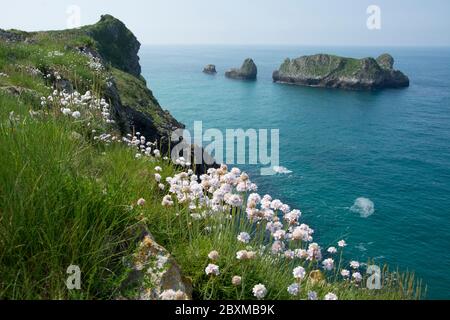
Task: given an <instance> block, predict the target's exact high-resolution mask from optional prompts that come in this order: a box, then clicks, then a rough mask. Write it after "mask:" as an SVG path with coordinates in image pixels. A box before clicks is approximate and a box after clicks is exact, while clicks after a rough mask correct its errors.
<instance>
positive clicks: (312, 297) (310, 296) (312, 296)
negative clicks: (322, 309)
mask: <svg viewBox="0 0 450 320" xmlns="http://www.w3.org/2000/svg"><path fill="white" fill-rule="evenodd" d="M308 300H317V292H315V291H309V292H308Z"/></svg>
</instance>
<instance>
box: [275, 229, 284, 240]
mask: <svg viewBox="0 0 450 320" xmlns="http://www.w3.org/2000/svg"><path fill="white" fill-rule="evenodd" d="M285 236H286V231H284V230H277V231H275V232H274V233H273V238H274V239H275V240H283V239H284V237H285Z"/></svg>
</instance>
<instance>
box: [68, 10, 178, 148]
mask: <svg viewBox="0 0 450 320" xmlns="http://www.w3.org/2000/svg"><path fill="white" fill-rule="evenodd" d="M62 32H64V31H62ZM66 32H72V30H67V31H66ZM79 32H81V33H83V34H86V35H88V36H89V37H91V38H92V39H93V44H89V45H86V46H84V47H78V48H76V49H77V50H79V51H81V52H83V53H85V54H90V55H92V56H94V57H99V58H101V60H102V62H103V64H104V65H110V66H111V67H110V69H111V76H112V77H111V79H110V85H109V87H108V88H106V91H105V98H107V99H108V100H109V101H110V102H111V105H112V107H113V111H114V117H115V120H116V122H117V124H118V126H119V128H120V130H121V131H122V133H128V132H132V131H133V130H134V131H139V132H141V133H142V135H144V136H145V137H146V138H147V139H148V140H149V141H155V140H156V141H158V142H160V143H161V144H160V148H161V150H162V151H163V152H165V151H166V150H167V147H168V141H167V139H168V136H169V135H170V132H171V131H172V130H174V129H176V128H184V125H183V124H182V123H180V122H178V121H177V120H176V119H175V118H174V117H172V116H171V114H170V113H169V112H168V111H166V110H163V109H162V107H161V106H160V104H159V102H158V100H157V99H156V98H155V96H154V95H153V93H152V91H151V90H150V89H149V88H148V87H147V84H146V81H145V79H144V78H143V77H142V75H141V66H140V64H139V56H138V51H139V48H140V45H141V44H140V43H139V41H138V40H137V39H136V37H135V36H134V34H133V33H132V32H131V31H130V30H129V29H128V28H127V27H126V26H125V24H124V23H123V22H121V21H120V20H118V19H116V18H114V17H113V16H111V15H103V16H101V19H100V21H99V22H97V23H96V24H94V25H90V26H84V27H82V28H80V31H79Z"/></svg>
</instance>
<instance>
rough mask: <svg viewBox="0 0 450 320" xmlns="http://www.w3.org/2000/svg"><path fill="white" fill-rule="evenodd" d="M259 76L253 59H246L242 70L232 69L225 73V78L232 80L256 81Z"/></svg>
mask: <svg viewBox="0 0 450 320" xmlns="http://www.w3.org/2000/svg"><path fill="white" fill-rule="evenodd" d="M257 74H258V68H257V67H256V65H255V63H254V62H253V60H252V59H250V58H248V59H245V61H244V63H243V64H242V66H241V68H239V69H237V68H234V69H231V70H228V71H227V72H225V76H226V77H228V78H231V79H238V80H256V75H257Z"/></svg>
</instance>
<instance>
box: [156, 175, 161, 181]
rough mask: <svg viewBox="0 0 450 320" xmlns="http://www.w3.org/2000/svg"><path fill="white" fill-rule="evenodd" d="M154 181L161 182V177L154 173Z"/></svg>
mask: <svg viewBox="0 0 450 320" xmlns="http://www.w3.org/2000/svg"><path fill="white" fill-rule="evenodd" d="M155 180H156V182H160V181H161V175H160V174H159V173H155Z"/></svg>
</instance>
